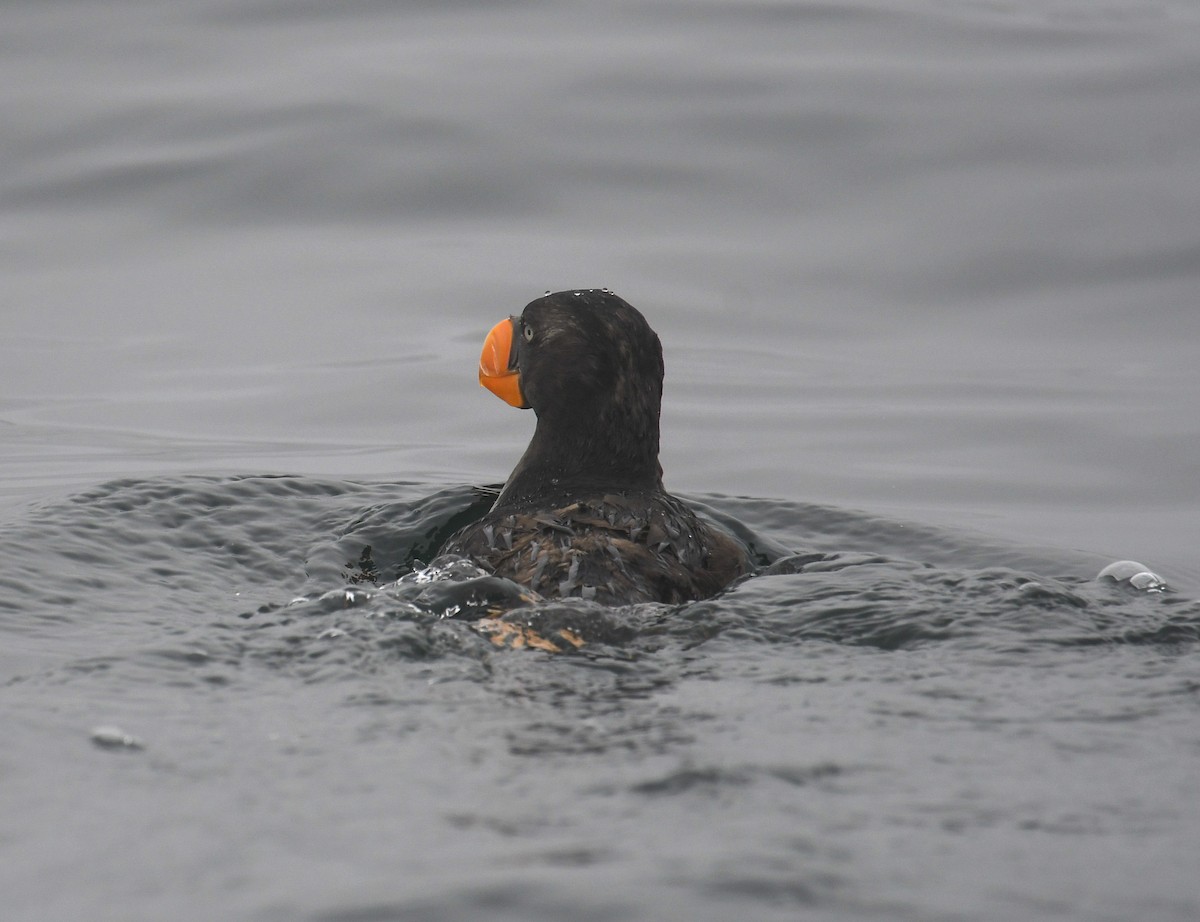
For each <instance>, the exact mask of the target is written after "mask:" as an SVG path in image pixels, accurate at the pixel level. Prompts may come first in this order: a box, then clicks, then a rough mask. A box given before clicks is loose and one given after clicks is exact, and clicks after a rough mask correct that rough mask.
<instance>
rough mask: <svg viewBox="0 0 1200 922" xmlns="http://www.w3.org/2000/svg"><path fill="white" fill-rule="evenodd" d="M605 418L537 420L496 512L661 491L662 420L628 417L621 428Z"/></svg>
mask: <svg viewBox="0 0 1200 922" xmlns="http://www.w3.org/2000/svg"><path fill="white" fill-rule="evenodd" d="M603 417H604V414H601V415H600V417H598V418H590V419H589V418H585V417H584V416H582V415H580V416H578V417H576V418H575V419H574V420H572V421H571V422H570V423H569V424H562V423H561V421H560V424H557V425H555V424H548V423H547V421H546V420H544V419H541V418H539V419H538V424H537V429H536V430H535V431H534V434H533V439H532V440H531V441H530V443H529V447H528V448H526V449H525V454H524V455H522V456H521V460H520V461H519V462H518V463H517V466H516V468H515V469H514V470H513V472H512V474H511V475H510V476H509V478H508V482H507V483H506V484H505V485H504V490H503V491H502V492H501V494H500V497H499V498H498V499H497V501H496V508H502V507H505V506H510V505H511V506H522V505H527V504H529V503H531V502H534V501H550V500H570V499H573V498H576V497H578V496H581V495H584V494H587V493H596V492H622V491H629V490H656V489H658V490H661V489H662V477H661V474H660V469H659V466H658V420H657V419H653V420H641V421H634V420H630V419H625V420H624V421H623V422H624V425H622V426H621V427H619V428H617V427H613V426H607V425H604V420H603Z"/></svg>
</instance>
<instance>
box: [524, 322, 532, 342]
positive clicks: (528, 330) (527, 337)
mask: <svg viewBox="0 0 1200 922" xmlns="http://www.w3.org/2000/svg"><path fill="white" fill-rule="evenodd" d="M521 333H522V335H524V337H525V342H527V343H531V342H533V327H531V326H530V325H529V324H527V323H523V324H521Z"/></svg>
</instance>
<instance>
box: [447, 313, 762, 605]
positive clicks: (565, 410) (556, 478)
mask: <svg viewBox="0 0 1200 922" xmlns="http://www.w3.org/2000/svg"><path fill="white" fill-rule="evenodd" d="M662 380H663V361H662V348H661V346H660V344H659V341H658V336H657V335H655V333H654V331H653V330H651V329H650V326H649V325H648V324H647V323H646V321H645V319H644V318H643V317H642V315H641V314H640V313H639V312H638V311H637V310H636V309H635V308H633V307H632V306H631V305H629V304H627V303H626V302H625V301H623V300H621V299H620V298H618V297H617V296H616V295H614V294H611V293H610V292H608V291H600V290H586V291H567V292H559V293H557V294H552V295H547V296H546V297H543V298H538V299H537V300H536V301H533V302H531V303H530V304H529V305H528V306H527V307H526V308H525V311H524V312H523V313H522V314H521V316H520V317H514V318H509V319H508V320H504V321H501V322H500V323H499V324H497V325H496V327H495V328H493V330H492V332H491V333H490V334H489V335H488V338H487V341H486V342H485V344H484V350H483V356H482V357H481V359H480V381H481V383H483V384H484V386H486V387H488V388H489V389H490V390H492V391H493V392H494V393H496V394H497V395H498V396H500V397H501V398H502V399H504V400H505V401H507V402H508V403H511V404H513V405H514V406H519V407H532V408H533V410H534V412H535V413H536V414H537V418H538V421H537V428H536V430H535V431H534V434H533V439H532V440H531V441H530V443H529V447H528V448H527V449H526V451H525V454H524V455H523V456H522V457H521V460H520V461H519V462H518V464H517V466H516V468H515V469H514V470H513V472H512V474H511V475H510V476H509V478H508V481H507V482H506V484H505V486H504V489H503V491H502V492H501V494H500V496H499V498H498V499H497V501H496V505H495V506H494V507H493V508H492V510H491V512H489V513H488V514H487V515H486V516H485V517H484V518H483V519H482V520H480V521H478V522H476V523H474V524H472V525H470V526H468V527H466V528H464V529H463V530H462V531H460V532H459V533H458V534H456V535H454V536H453V537H452V538H450V540H449V541H447V542H446V545H445V546H444V547H443V549H442V550H443V553H455V554H462V555H464V556H467V557H471V558H472V559H474V560H476V561H477V562H478V563H479V564H480V565H482V566H484V567H485V568H487V569H488V570H491V571H492V572H494V573H496V574H497V575H500V576H505V577H507V578H509V579H512V580H515V581H516V582H518V583H520V584H522V585H525V586H528V587H530V588H531V589H533V590H534V591H536V592H537V593H539V594H540V595H542V596H544V597H551V598H554V597H567V596H581V597H583V598H593V599H595V600H596V601H599V602H604V603H608V604H625V603H631V602H642V601H661V602H683V601H688V600H691V599H699V598H706V597H708V596H711V595H713V594H715V593H716V592H719V591H720V590H721V589H722V588H724V587H725V586H726V585H728V584H729V582H730V581H731V580H733V579H735V578H737V577H738V576H740V575H742V574H743V573H746V572H748V571H749V569H750V565H749V560H748V558H747V554H746V550H745V548H744V547H742V545H741V544H740V543H739V542H738V541H736V540H735V539H734V538H732V537H731V536H729V535H728V534H726V533H725V532H723V531H721V530H720V529H718V528H716V527H714V526H713V525H711V524H709V523H707V522H705V521H704V520H702V519H701V518H699V517H698V516H697V515H696V514H695V513H694V512H693V511H692V510H691V509H689V508H688V507H687V505H685V504H684V503H683V502H681V501H680V500H678V499H677V498H675V497H674V496H671V495H670V494H669V493H667V492H666V491H665V490H664V489H663V484H662V469H661V467H660V466H659V463H658V447H659V412H660V407H661V400H662Z"/></svg>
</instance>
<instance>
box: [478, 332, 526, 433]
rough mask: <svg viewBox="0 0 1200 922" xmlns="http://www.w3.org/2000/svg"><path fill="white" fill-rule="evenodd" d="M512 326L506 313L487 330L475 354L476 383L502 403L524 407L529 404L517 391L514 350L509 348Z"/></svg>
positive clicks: (519, 376)
mask: <svg viewBox="0 0 1200 922" xmlns="http://www.w3.org/2000/svg"><path fill="white" fill-rule="evenodd" d="M515 327H516V324H515V323H514V322H513V319H512V318H511V317H509V318H507V319H506V320H501V321H500V322H499V323H498V324H496V325H495V326H494V327H492V329H491V332H489V333H488V335H487V339H485V340H484V341H483V352H482V353H481V354H480V356H479V383H480V384H481V385H483V386H484V387H486V388H487V389H488V390H489V391H491V392H492V393H493V394H495V395H496V396H497V397H499V398H500V399H501V400H503V401H504V402H505V403H507V404H511V405H512V406H514V407H519V408H520V409H522V410H527V409H529V404H527V403H526V402H525V398H524V397H523V396H522V395H521V373H520V372H519V371H518V370H517V351H516V349H514V348H513V329H514V328H515Z"/></svg>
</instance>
